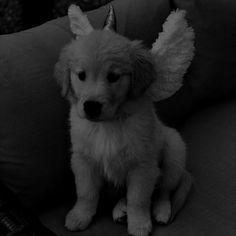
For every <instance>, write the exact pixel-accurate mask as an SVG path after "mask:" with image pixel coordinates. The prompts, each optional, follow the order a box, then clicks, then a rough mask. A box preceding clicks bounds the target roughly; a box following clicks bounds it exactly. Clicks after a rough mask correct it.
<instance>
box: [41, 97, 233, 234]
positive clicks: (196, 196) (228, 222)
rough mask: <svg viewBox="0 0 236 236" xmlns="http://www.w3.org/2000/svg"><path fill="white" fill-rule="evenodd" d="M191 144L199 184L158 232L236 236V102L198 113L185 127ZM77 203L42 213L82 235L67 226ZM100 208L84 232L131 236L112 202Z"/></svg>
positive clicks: (59, 229)
mask: <svg viewBox="0 0 236 236" xmlns="http://www.w3.org/2000/svg"><path fill="white" fill-rule="evenodd" d="M180 131H181V133H182V135H183V138H184V140H185V141H186V143H187V150H188V162H187V168H188V169H189V171H190V172H191V173H192V175H193V178H194V186H193V188H192V191H191V193H190V196H189V198H188V201H187V203H186V205H185V207H184V208H183V209H182V210H181V211H180V213H179V214H178V215H177V217H176V218H175V220H174V222H173V223H172V224H170V225H167V226H158V225H156V224H155V225H154V231H153V234H152V235H156V236H179V235H181V236H207V235H214V236H222V235H227V236H234V235H236V227H235V222H236V216H235V212H236V204H235V203H236V201H235V199H236V188H235V186H236V171H235V170H236V158H235V156H236V145H235V143H236V100H232V101H229V102H227V103H222V104H219V105H217V106H213V107H210V108H207V109H205V110H203V111H201V112H198V113H196V114H194V115H193V116H192V117H191V119H189V121H188V122H186V124H185V125H184V127H182V128H181V129H180ZM71 206H72V203H68V204H64V205H61V206H60V207H57V208H52V209H50V210H48V211H47V212H44V213H42V214H41V215H40V218H41V220H42V222H43V223H44V224H45V225H46V226H48V227H49V228H50V229H52V230H53V231H54V232H56V233H57V234H58V235H60V236H64V235H65V236H70V235H76V233H71V232H69V231H67V230H66V229H65V228H64V226H63V225H64V217H65V215H66V213H67V211H68V210H69V209H70V207H71ZM105 206H106V204H105V203H103V204H102V206H100V209H99V213H98V216H97V217H95V219H94V221H93V223H92V224H91V226H90V227H89V229H88V230H85V231H83V232H79V233H78V235H81V236H96V235H97V236H100V235H113V236H121V235H128V234H127V230H126V226H124V225H119V224H115V223H113V222H112V215H111V210H112V206H111V204H110V205H109V206H108V207H107V208H106V207H105Z"/></svg>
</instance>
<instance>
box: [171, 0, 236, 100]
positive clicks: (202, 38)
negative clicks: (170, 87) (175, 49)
mask: <svg viewBox="0 0 236 236" xmlns="http://www.w3.org/2000/svg"><path fill="white" fill-rule="evenodd" d="M174 2H175V4H176V7H177V8H181V9H186V10H187V18H188V20H189V22H190V24H191V25H192V27H193V28H194V30H195V34H196V41H195V46H196V55H195V58H194V60H193V63H192V65H191V67H190V69H189V73H188V74H187V78H188V82H189V84H190V87H191V91H192V95H193V100H194V102H197V103H206V102H208V103H210V102H214V100H220V99H222V98H223V97H225V96H231V95H232V94H233V95H234V94H235V92H236V79H235V78H236V67H235V64H236V57H235V54H236V44H235V42H236V28H235V25H236V14H235V11H236V1H234V0H227V1H222V0H208V1H205V0H174Z"/></svg>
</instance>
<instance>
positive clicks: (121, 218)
mask: <svg viewBox="0 0 236 236" xmlns="http://www.w3.org/2000/svg"><path fill="white" fill-rule="evenodd" d="M112 215H113V220H114V221H115V222H117V223H123V222H126V220H127V201H126V198H121V199H120V200H119V201H118V203H117V204H116V205H115V207H114V209H113V212H112Z"/></svg>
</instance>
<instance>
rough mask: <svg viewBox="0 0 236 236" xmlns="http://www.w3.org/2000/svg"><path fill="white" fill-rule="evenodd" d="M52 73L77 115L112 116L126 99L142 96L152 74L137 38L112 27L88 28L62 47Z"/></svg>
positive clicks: (148, 57) (150, 62)
mask: <svg viewBox="0 0 236 236" xmlns="http://www.w3.org/2000/svg"><path fill="white" fill-rule="evenodd" d="M55 75H56V78H57V80H58V82H59V83H60V85H61V86H62V90H63V95H66V96H67V97H68V98H69V100H70V101H71V102H72V103H73V104H74V105H76V108H77V113H78V115H79V117H80V118H86V119H89V120H92V121H101V120H110V119H114V118H115V117H116V116H117V113H119V109H120V107H121V106H122V105H123V104H124V103H125V102H126V101H127V100H130V99H131V100H135V99H137V98H138V97H140V96H142V95H143V94H144V92H145V90H146V89H147V88H148V87H149V85H150V84H151V83H152V81H153V80H154V78H155V76H156V72H155V67H154V62H153V58H152V56H151V53H150V52H149V50H147V49H145V48H144V47H143V45H142V44H141V43H140V42H139V41H130V40H128V39H127V38H125V37H123V36H121V35H119V34H117V33H115V32H114V31H113V30H107V26H106V27H105V29H103V30H90V31H89V32H88V33H86V34H83V35H82V36H81V35H80V36H79V38H78V39H76V40H73V41H72V42H71V43H70V44H68V45H67V46H66V47H65V48H64V49H63V51H62V53H61V56H60V59H59V61H58V63H57V64H56V70H55Z"/></svg>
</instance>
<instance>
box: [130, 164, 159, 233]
mask: <svg viewBox="0 0 236 236" xmlns="http://www.w3.org/2000/svg"><path fill="white" fill-rule="evenodd" d="M159 174H160V172H159V170H158V168H157V167H156V166H153V165H152V166H151V165H149V166H146V167H145V166H140V167H134V168H133V169H132V170H129V173H128V177H127V216H128V232H129V234H131V235H134V236H147V235H149V233H150V232H151V230H152V221H151V214H150V204H151V196H152V193H153V190H154V186H155V183H156V179H157V176H158V175H159Z"/></svg>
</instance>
